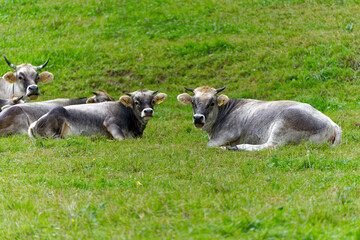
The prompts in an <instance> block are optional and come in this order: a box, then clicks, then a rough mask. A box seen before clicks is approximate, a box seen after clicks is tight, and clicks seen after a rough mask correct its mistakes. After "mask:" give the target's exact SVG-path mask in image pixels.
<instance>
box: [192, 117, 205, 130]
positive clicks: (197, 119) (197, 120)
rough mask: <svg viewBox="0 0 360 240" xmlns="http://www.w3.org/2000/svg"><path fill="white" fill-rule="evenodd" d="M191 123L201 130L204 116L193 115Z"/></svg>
mask: <svg viewBox="0 0 360 240" xmlns="http://www.w3.org/2000/svg"><path fill="white" fill-rule="evenodd" d="M193 122H194V125H195V127H197V128H202V127H203V126H204V125H205V116H204V115H202V114H194V116H193Z"/></svg>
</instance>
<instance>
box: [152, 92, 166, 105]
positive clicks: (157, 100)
mask: <svg viewBox="0 0 360 240" xmlns="http://www.w3.org/2000/svg"><path fill="white" fill-rule="evenodd" d="M166 98H167V95H166V94H165V93H159V94H158V95H156V96H155V97H154V100H155V104H156V105H159V104H161V103H162V102H163V101H165V99H166Z"/></svg>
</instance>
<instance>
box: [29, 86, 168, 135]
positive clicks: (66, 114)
mask: <svg viewBox="0 0 360 240" xmlns="http://www.w3.org/2000/svg"><path fill="white" fill-rule="evenodd" d="M157 92H158V91H150V90H147V89H146V90H138V91H135V92H133V93H127V95H124V96H121V97H120V100H119V101H117V102H104V103H95V104H87V105H74V106H68V107H57V108H54V109H52V110H51V111H50V112H49V113H47V114H46V115H44V116H42V117H41V118H40V119H39V120H38V121H36V122H34V123H32V124H31V125H30V127H29V131H28V133H29V136H30V137H51V138H58V137H66V136H67V135H88V136H89V135H103V136H107V137H109V138H115V139H118V140H124V139H127V138H139V137H142V135H143V132H144V130H145V127H146V124H147V122H148V121H149V120H150V119H151V118H152V117H153V116H154V110H153V107H154V105H158V104H160V103H162V102H163V101H164V100H165V99H166V97H167V95H166V94H165V93H159V94H157ZM155 94H157V95H155Z"/></svg>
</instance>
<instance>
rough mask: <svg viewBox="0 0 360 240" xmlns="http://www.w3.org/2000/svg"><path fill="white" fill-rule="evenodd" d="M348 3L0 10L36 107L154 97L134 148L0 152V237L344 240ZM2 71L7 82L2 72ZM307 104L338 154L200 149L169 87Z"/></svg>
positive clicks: (350, 46) (354, 34)
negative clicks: (43, 80)
mask: <svg viewBox="0 0 360 240" xmlns="http://www.w3.org/2000/svg"><path fill="white" fill-rule="evenodd" d="M359 11H360V6H359V5H358V1H356V0H353V1H351V0H350V1H341V0H339V1H321V0H318V1H310V0H294V1H284V0H273V1H271V0H266V1H234V0H220V1H211V0H202V1H197V0H195V1H188V0H184V1H175V0H163V1H160V0H159V1H153V0H151V1H150V0H142V1H132V0H129V1H123V0H121V1H119V0H107V1H100V0H78V1H70V0H58V1H48V0H41V1H40V0H31V1H30V0H11V1H8V0H4V1H2V3H1V4H0V33H1V34H0V48H1V53H2V54H5V55H6V56H7V57H8V59H9V60H10V61H11V62H13V63H14V64H20V63H23V62H29V63H32V64H34V65H40V64H42V63H43V62H45V61H46V59H47V58H48V57H50V62H49V65H48V67H46V69H45V70H47V71H50V72H52V73H53V74H54V76H55V80H54V81H53V82H51V83H48V84H45V85H41V86H40V90H41V92H42V96H41V97H40V98H39V100H47V99H52V98H56V97H80V96H90V95H91V91H94V90H97V89H106V90H107V91H108V92H109V93H110V94H111V95H112V96H114V97H115V98H118V97H120V96H121V95H122V94H123V93H124V92H129V91H134V90H136V89H139V88H149V89H152V90H157V89H158V90H160V91H162V92H165V93H167V94H168V99H167V100H166V101H165V102H164V103H163V104H161V105H160V106H157V108H155V117H154V119H153V120H151V122H150V123H149V124H148V126H147V128H146V130H145V133H144V137H143V138H142V139H133V140H126V141H123V142H118V141H114V140H107V139H106V138H104V137H88V138H86V137H69V138H67V139H63V140H53V139H45V140H44V139H38V140H30V139H29V138H28V137H27V136H25V135H24V136H21V135H20V136H10V137H7V138H1V140H0V158H1V159H0V200H1V201H0V238H1V239H210V238H213V239H223V238H229V239H358V238H359V237H360V227H359V223H360V218H359V212H360V200H359V199H360V187H359V182H360V177H359V176H360V148H359V141H360V127H358V126H355V125H354V123H359V122H360V107H359V104H360V97H359V93H358V92H359V91H358V88H359V76H360V73H359V70H360V58H359V53H360V48H359V46H360V28H359V26H360V23H359V20H358V16H357V14H356V13H358V12H359ZM0 71H1V72H2V74H5V73H6V72H8V71H10V69H9V67H8V66H7V65H6V63H5V61H0ZM201 85H210V86H213V87H216V88H218V87H222V86H227V88H226V90H225V91H224V93H225V94H227V95H228V96H229V97H238V98H256V99H262V100H280V99H291V100H296V101H301V102H306V103H310V104H311V105H313V106H314V107H315V108H317V109H319V110H321V111H322V112H324V113H325V114H326V115H328V116H329V117H331V118H332V119H333V120H334V121H335V122H336V123H338V124H339V125H340V126H341V127H342V129H343V142H342V144H341V145H340V146H337V147H331V146H329V145H328V144H324V145H314V144H309V143H305V144H303V145H299V146H292V145H291V146H283V147H280V148H278V149H270V150H266V151H262V152H250V153H249V152H230V151H223V150H221V149H208V148H206V143H207V141H208V137H207V136H206V134H205V133H204V132H202V131H199V130H197V129H195V128H194V127H193V125H192V123H191V117H192V110H191V108H190V107H189V106H184V105H181V104H180V103H178V102H177V100H176V96H177V95H178V94H179V93H182V92H183V91H184V89H183V86H188V87H192V88H194V87H197V86H201Z"/></svg>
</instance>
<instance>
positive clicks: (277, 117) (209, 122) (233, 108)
mask: <svg viewBox="0 0 360 240" xmlns="http://www.w3.org/2000/svg"><path fill="white" fill-rule="evenodd" d="M185 89H186V90H188V91H191V92H193V93H194V96H190V95H189V94H187V93H183V94H180V95H179V96H178V97H177V99H178V101H179V102H181V103H183V104H185V105H187V104H192V107H193V112H194V115H193V122H194V124H195V127H197V128H201V129H202V130H203V131H206V132H207V134H208V136H209V138H210V141H209V142H208V144H207V146H208V147H215V146H223V147H227V148H228V149H230V150H245V151H254V150H262V149H266V148H269V147H277V146H279V145H284V144H290V143H294V144H299V143H301V142H302V141H304V140H306V141H310V142H314V143H319V144H320V143H324V142H331V143H332V144H334V145H337V144H339V143H340V141H341V136H342V132H341V129H340V127H339V126H338V125H336V124H335V123H334V122H333V121H332V120H331V119H330V118H329V117H327V116H325V115H324V114H322V113H321V112H319V111H318V110H316V109H314V108H313V107H312V106H310V105H309V104H305V103H300V102H294V101H258V100H253V99H229V98H228V97H227V96H226V95H220V96H218V95H217V94H218V93H219V92H221V91H222V90H224V89H225V87H224V88H220V89H214V88H210V87H198V88H196V89H190V88H185Z"/></svg>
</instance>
